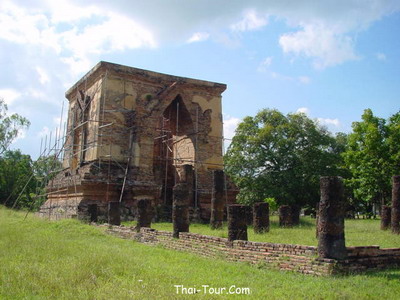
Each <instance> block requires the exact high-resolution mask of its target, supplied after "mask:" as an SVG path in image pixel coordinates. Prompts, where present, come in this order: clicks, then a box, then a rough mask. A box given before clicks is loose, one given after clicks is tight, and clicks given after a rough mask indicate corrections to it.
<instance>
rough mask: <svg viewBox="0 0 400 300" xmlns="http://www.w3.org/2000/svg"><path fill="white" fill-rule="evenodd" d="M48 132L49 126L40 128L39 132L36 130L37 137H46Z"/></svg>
mask: <svg viewBox="0 0 400 300" xmlns="http://www.w3.org/2000/svg"><path fill="white" fill-rule="evenodd" d="M49 134H50V129H49V127H47V126H44V127H43V128H42V130H40V131H39V132H38V134H37V135H38V137H43V138H44V137H46V136H48V135H49Z"/></svg>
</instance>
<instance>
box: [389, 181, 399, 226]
mask: <svg viewBox="0 0 400 300" xmlns="http://www.w3.org/2000/svg"><path fill="white" fill-rule="evenodd" d="M391 226H392V232H393V233H396V234H400V176H399V175H397V176H393V177H392V220H391Z"/></svg>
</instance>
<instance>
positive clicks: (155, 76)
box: [65, 61, 227, 97]
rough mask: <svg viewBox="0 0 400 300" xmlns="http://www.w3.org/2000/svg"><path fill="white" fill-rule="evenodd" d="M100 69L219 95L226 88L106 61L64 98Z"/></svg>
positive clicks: (99, 64) (80, 81)
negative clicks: (213, 92)
mask: <svg viewBox="0 0 400 300" xmlns="http://www.w3.org/2000/svg"><path fill="white" fill-rule="evenodd" d="M102 67H104V68H105V69H108V70H112V71H115V72H117V73H123V74H131V75H136V76H142V77H145V78H146V79H148V80H150V81H161V80H162V79H163V78H164V79H165V80H168V81H177V82H181V83H188V84H194V85H198V86H203V87H210V88H216V89H219V90H220V93H222V92H224V91H225V90H226V87H227V86H226V84H224V83H218V82H212V81H206V80H200V79H194V78H188V77H181V76H176V75H170V74H165V73H159V72H154V71H149V70H144V69H139V68H134V67H129V66H125V65H120V64H115V63H111V62H107V61H100V62H98V63H97V64H96V65H95V66H94V67H93V68H92V69H91V70H90V71H89V72H87V73H86V74H85V75H84V76H83V77H82V78H81V79H79V80H78V81H77V82H76V83H75V84H74V85H73V86H72V87H71V88H69V89H68V90H67V91H66V93H65V96H66V97H68V95H70V94H71V93H72V92H73V91H75V90H76V89H77V88H78V86H80V85H81V84H82V83H83V82H84V81H86V80H88V79H89V78H91V77H92V75H93V74H94V73H96V72H97V71H98V70H99V69H100V68H102Z"/></svg>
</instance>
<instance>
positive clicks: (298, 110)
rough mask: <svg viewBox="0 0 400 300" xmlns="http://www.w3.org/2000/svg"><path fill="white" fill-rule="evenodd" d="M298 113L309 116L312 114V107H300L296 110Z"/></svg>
mask: <svg viewBox="0 0 400 300" xmlns="http://www.w3.org/2000/svg"><path fill="white" fill-rule="evenodd" d="M296 113H303V114H306V115H307V116H308V115H309V114H310V109H309V108H308V107H300V108H298V109H297V110H296Z"/></svg>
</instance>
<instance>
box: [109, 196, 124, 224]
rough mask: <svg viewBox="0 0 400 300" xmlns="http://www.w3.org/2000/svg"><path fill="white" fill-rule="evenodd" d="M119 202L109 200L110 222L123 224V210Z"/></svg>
mask: <svg viewBox="0 0 400 300" xmlns="http://www.w3.org/2000/svg"><path fill="white" fill-rule="evenodd" d="M119 204H120V203H119V202H118V201H116V202H108V224H110V225H118V226H119V225H121V212H120V209H119Z"/></svg>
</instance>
